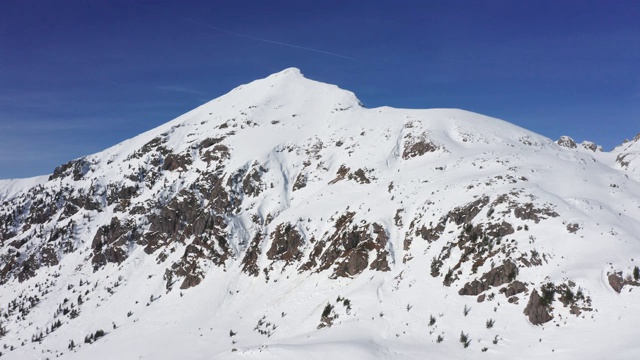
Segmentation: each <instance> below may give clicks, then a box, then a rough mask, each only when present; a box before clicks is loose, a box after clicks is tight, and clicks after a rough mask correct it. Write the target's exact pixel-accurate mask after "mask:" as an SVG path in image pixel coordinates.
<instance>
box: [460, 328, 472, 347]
mask: <svg viewBox="0 0 640 360" xmlns="http://www.w3.org/2000/svg"><path fill="white" fill-rule="evenodd" d="M460 343H461V344H462V346H464V347H465V348H468V347H469V344H470V343H471V339H470V338H469V334H465V333H464V331H461V332H460Z"/></svg>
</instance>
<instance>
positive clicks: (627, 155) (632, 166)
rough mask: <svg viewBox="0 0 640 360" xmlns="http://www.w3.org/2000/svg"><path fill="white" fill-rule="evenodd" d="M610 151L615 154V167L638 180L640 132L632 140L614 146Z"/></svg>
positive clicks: (639, 174)
mask: <svg viewBox="0 0 640 360" xmlns="http://www.w3.org/2000/svg"><path fill="white" fill-rule="evenodd" d="M612 153H613V154H615V156H616V158H615V162H616V167H619V168H621V169H623V170H625V171H627V172H628V173H629V174H630V175H631V176H632V177H633V178H634V179H635V180H638V181H640V133H639V134H638V135H636V137H634V138H633V140H631V141H628V142H625V143H624V144H622V145H620V146H618V147H616V148H615V149H614V150H613V151H612Z"/></svg>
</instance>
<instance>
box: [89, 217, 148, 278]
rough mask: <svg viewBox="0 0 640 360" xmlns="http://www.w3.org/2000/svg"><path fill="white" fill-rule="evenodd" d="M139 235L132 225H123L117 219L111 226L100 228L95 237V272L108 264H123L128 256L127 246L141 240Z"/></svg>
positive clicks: (113, 219) (93, 247)
mask: <svg viewBox="0 0 640 360" xmlns="http://www.w3.org/2000/svg"><path fill="white" fill-rule="evenodd" d="M139 236H140V235H139V233H138V232H137V231H136V230H135V227H134V226H133V224H132V223H124V224H123V223H121V222H120V220H119V219H118V218H117V217H114V218H112V219H111V223H110V224H109V225H104V226H101V227H99V228H98V231H97V232H96V235H95V236H94V237H93V241H92V243H91V248H92V249H93V258H92V259H91V262H92V264H93V270H94V271H96V270H97V269H99V268H100V267H102V266H104V265H105V264H107V263H118V264H119V263H121V262H123V261H124V260H125V259H126V258H127V256H128V252H127V244H129V243H133V242H135V241H136V240H138V238H139Z"/></svg>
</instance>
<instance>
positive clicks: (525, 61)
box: [0, 0, 640, 178]
mask: <svg viewBox="0 0 640 360" xmlns="http://www.w3.org/2000/svg"><path fill="white" fill-rule="evenodd" d="M292 66H293V67H298V68H300V69H301V71H302V72H303V74H305V76H307V77H308V78H311V79H314V80H319V81H323V82H328V83H333V84H337V85H338V86H340V87H342V88H345V89H348V90H351V91H353V92H354V93H355V94H356V95H357V96H358V98H359V99H360V100H361V101H362V102H363V103H364V105H365V106H367V107H376V106H382V105H388V106H393V107H407V108H432V107H454V108H462V109H466V110H470V111H475V112H479V113H482V114H485V115H489V116H494V117H498V118H501V119H504V120H507V121H510V122H512V123H515V124H517V125H520V126H523V127H525V128H528V129H530V130H533V131H536V132H538V133H541V134H543V135H545V136H548V137H551V138H553V139H556V138H558V137H559V136H560V135H569V136H572V137H573V138H574V139H576V140H578V141H582V140H591V141H594V142H596V143H598V144H601V145H603V146H604V147H605V149H607V150H608V149H611V148H613V147H614V146H616V145H618V144H620V143H621V142H622V141H623V140H624V139H625V138H632V137H633V136H634V135H635V134H637V133H638V132H639V131H640V1H623V0H616V1H604V0H603V1H578V0H575V1H512V0H502V1H498V0H495V1H475V0H474V1H472V0H469V1H428V0H422V1H350V0H340V1H322V2H320V1H314V2H311V1H257V0H256V1H244V0H236V1H186V0H181V1H178V0H166V1H160V0H158V1H155V0H154V1H152V0H137V1H135V2H134V1H127V0H84V1H79V0H66V1H49V0H46V1H45V0H26V1H25V0H0V178H14V177H28V176H35V175H41V174H48V173H51V172H52V171H53V169H54V168H55V167H56V166H57V165H59V164H62V163H64V162H67V161H69V160H71V159H74V158H77V157H80V156H83V155H87V154H90V153H94V152H97V151H100V150H103V149H105V148H107V147H109V146H111V145H114V144H116V143H118V142H120V141H122V140H125V139H128V138H130V137H132V136H135V135H137V134H139V133H141V132H143V131H146V130H149V129H151V128H153V127H155V126H157V125H160V124H162V123H164V122H167V121H169V120H171V119H173V118H174V117H176V116H178V115H180V114H182V113H184V112H186V111H188V110H190V109H192V108H194V107H196V106H198V105H200V104H202V103H204V102H206V101H208V100H211V99H213V98H216V97H218V96H220V95H223V94H224V93H226V92H228V91H229V90H231V89H232V88H234V87H236V86H238V85H240V84H243V83H247V82H249V81H252V80H254V79H257V78H262V77H265V76H267V75H269V74H271V73H273V72H277V71H280V70H282V69H284V68H287V67H292Z"/></svg>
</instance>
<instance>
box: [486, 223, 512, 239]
mask: <svg viewBox="0 0 640 360" xmlns="http://www.w3.org/2000/svg"><path fill="white" fill-rule="evenodd" d="M485 232H486V234H487V235H488V236H491V237H494V238H501V237H504V236H507V235H511V234H513V233H514V232H515V231H514V230H513V226H511V224H509V223H508V222H506V221H503V222H501V223H499V224H497V223H492V224H489V225H487V227H486V229H485Z"/></svg>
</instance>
